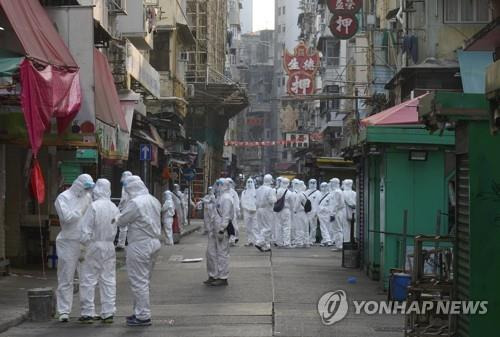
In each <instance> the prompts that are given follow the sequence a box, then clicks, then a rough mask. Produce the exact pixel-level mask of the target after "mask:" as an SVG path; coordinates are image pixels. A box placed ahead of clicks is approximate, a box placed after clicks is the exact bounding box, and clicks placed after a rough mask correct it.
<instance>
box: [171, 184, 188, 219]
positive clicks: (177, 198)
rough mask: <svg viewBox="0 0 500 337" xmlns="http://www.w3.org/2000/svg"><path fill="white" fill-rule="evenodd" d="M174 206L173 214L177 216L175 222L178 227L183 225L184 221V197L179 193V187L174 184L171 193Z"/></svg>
mask: <svg viewBox="0 0 500 337" xmlns="http://www.w3.org/2000/svg"><path fill="white" fill-rule="evenodd" d="M172 196H173V200H174V205H175V214H176V215H177V221H178V223H179V226H183V225H184V221H185V219H186V218H185V215H186V213H185V211H184V203H183V202H182V200H183V199H184V195H183V194H182V192H181V187H180V186H179V185H177V184H174V190H173V192H172Z"/></svg>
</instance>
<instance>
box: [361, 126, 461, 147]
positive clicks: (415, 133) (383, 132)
mask: <svg viewBox="0 0 500 337" xmlns="http://www.w3.org/2000/svg"><path fill="white" fill-rule="evenodd" d="M362 137H364V138H363V140H364V141H366V142H367V143H396V144H432V145H454V144H455V132H453V131H447V130H445V131H444V132H443V135H439V133H438V132H436V133H433V134H431V133H430V131H428V130H427V129H425V128H424V127H423V126H411V127H410V126H392V127H389V126H369V127H367V128H366V130H365V131H364V132H363V133H362Z"/></svg>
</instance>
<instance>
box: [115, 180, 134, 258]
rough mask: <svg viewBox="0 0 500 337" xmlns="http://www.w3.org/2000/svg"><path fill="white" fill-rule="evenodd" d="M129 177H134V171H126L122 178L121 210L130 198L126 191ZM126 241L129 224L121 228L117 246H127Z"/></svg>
mask: <svg viewBox="0 0 500 337" xmlns="http://www.w3.org/2000/svg"><path fill="white" fill-rule="evenodd" d="M129 177H132V172H130V171H125V172H123V173H122V178H121V179H120V182H121V183H122V195H121V198H120V203H119V204H118V209H119V210H120V211H122V210H123V209H124V208H125V205H126V204H127V201H128V200H129V196H128V194H127V192H125V181H126V180H127V178H129ZM126 241H127V226H125V227H123V228H120V230H119V233H118V243H117V244H116V246H117V247H120V248H125V243H126Z"/></svg>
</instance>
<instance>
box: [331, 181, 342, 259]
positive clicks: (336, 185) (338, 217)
mask: <svg viewBox="0 0 500 337" xmlns="http://www.w3.org/2000/svg"><path fill="white" fill-rule="evenodd" d="M330 191H331V192H330V193H331V194H332V202H333V205H332V208H333V219H332V220H333V221H332V226H331V229H332V234H331V237H332V240H333V242H334V243H335V248H334V249H333V250H334V251H335V250H337V251H339V250H341V249H342V245H343V242H344V235H343V229H344V226H345V225H344V223H345V217H344V209H345V202H344V194H343V193H342V190H341V189H340V180H339V179H338V178H333V179H331V180H330Z"/></svg>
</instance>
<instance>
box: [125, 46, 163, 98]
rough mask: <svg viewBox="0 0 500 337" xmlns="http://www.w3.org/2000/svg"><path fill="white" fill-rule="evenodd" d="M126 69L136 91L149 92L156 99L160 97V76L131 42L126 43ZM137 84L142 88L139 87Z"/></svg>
mask: <svg viewBox="0 0 500 337" xmlns="http://www.w3.org/2000/svg"><path fill="white" fill-rule="evenodd" d="M125 60H126V61H125V69H126V71H127V74H128V75H129V76H130V77H132V79H133V81H132V82H133V83H132V85H134V84H135V88H134V90H135V91H147V93H149V94H150V95H151V96H154V97H155V98H159V97H160V74H159V73H158V72H157V71H156V69H155V68H153V67H152V66H151V64H149V62H148V60H146V58H145V57H144V56H142V54H141V53H140V52H139V50H138V49H137V48H136V47H134V45H133V44H132V43H130V42H127V43H126V58H125ZM137 84H138V85H139V86H140V88H138V87H137Z"/></svg>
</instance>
